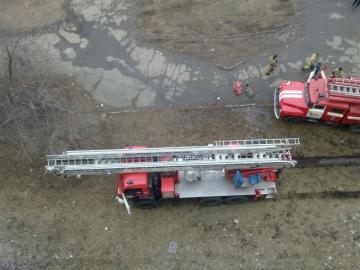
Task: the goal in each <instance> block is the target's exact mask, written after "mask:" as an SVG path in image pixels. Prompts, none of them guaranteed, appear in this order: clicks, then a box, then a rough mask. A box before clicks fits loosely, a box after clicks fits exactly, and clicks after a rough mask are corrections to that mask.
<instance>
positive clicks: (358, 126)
mask: <svg viewBox="0 0 360 270" xmlns="http://www.w3.org/2000/svg"><path fill="white" fill-rule="evenodd" d="M350 130H351V131H353V132H360V124H355V125H351V126H350Z"/></svg>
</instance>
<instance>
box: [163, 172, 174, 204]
mask: <svg viewBox="0 0 360 270" xmlns="http://www.w3.org/2000/svg"><path fill="white" fill-rule="evenodd" d="M175 178H176V177H175V176H162V177H161V194H162V198H163V199H164V198H174V197H175V180H176V179H175Z"/></svg>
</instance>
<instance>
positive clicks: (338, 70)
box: [331, 0, 360, 78]
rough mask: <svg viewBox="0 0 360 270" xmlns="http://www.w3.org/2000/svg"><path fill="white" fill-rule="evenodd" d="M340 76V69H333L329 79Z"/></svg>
mask: <svg viewBox="0 0 360 270" xmlns="http://www.w3.org/2000/svg"><path fill="white" fill-rule="evenodd" d="M359 1H360V0H359ZM342 76H343V74H342V67H338V68H335V69H334V71H333V72H331V78H342Z"/></svg>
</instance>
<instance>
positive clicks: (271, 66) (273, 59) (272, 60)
mask: <svg viewBox="0 0 360 270" xmlns="http://www.w3.org/2000/svg"><path fill="white" fill-rule="evenodd" d="M277 57H278V56H277V55H276V54H274V55H272V56H270V57H269V59H268V65H267V66H266V70H265V75H267V76H269V75H270V74H271V73H273V72H274V71H275V69H276V68H277V65H278V61H277Z"/></svg>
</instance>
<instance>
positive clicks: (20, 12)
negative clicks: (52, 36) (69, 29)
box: [0, 0, 63, 34]
mask: <svg viewBox="0 0 360 270" xmlns="http://www.w3.org/2000/svg"><path fill="white" fill-rule="evenodd" d="M62 4H63V1H61V0H52V1H48V0H2V1H0V31H1V32H2V33H3V34H4V33H14V32H24V31H31V30H33V29H34V28H43V27H46V26H49V25H51V24H54V23H55V22H57V21H59V20H61V19H62V16H63V11H62Z"/></svg>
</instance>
